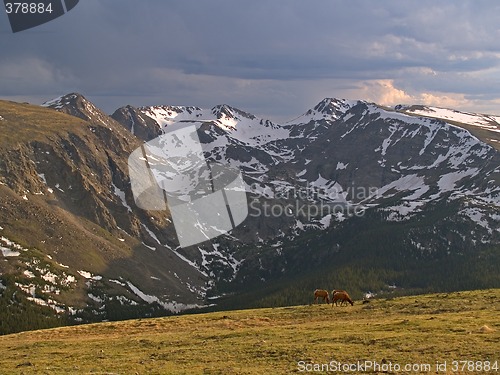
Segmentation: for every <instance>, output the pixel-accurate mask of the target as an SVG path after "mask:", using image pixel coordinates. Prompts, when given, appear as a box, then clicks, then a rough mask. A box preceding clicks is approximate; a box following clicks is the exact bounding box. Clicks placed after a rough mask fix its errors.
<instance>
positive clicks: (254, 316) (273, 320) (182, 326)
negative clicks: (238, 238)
mask: <svg viewBox="0 0 500 375" xmlns="http://www.w3.org/2000/svg"><path fill="white" fill-rule="evenodd" d="M499 297H500V289H492V290H485V291H477V292H461V293H451V294H446V295H445V294H439V295H426V296H412V297H403V298H397V299H393V300H374V301H373V302H371V303H369V304H365V305H363V304H361V303H360V302H359V301H358V302H357V303H356V304H355V305H354V306H353V307H351V306H347V307H332V306H331V305H309V306H294V307H285V308H275V309H258V310H243V311H229V312H217V313H210V314H200V315H184V316H177V317H169V318H159V319H142V320H131V321H125V322H112V323H100V324H93V325H82V326H77V327H66V328H57V329H51V330H43V331H35V332H25V333H20V334H14V335H9V336H4V337H0V369H2V373H7V374H9V373H27V374H28V373H39V374H45V373H46V374H65V373H113V374H136V373H137V374H146V373H147V374H288V373H294V372H299V371H298V370H299V368H298V363H299V361H304V363H307V364H322V363H329V362H330V361H332V360H340V361H342V362H343V363H355V362H357V361H377V362H378V363H379V364H381V363H383V362H386V363H389V362H391V363H393V364H396V363H397V364H400V365H404V364H407V363H410V364H414V363H428V364H430V365H432V370H431V371H430V372H428V371H426V372H412V373H435V365H436V362H437V361H439V362H443V361H448V369H450V366H451V361H452V360H473V361H487V360H488V361H491V362H494V361H500V355H499V354H498V352H499V350H498V349H499V346H498V343H499V342H500V321H499V316H500V314H499V312H500V305H499V302H498V301H499ZM484 327H488V329H486V328H484ZM389 373H391V372H390V371H389ZM392 373H398V372H392ZM400 373H401V372H400ZM449 373H451V370H450V371H449Z"/></svg>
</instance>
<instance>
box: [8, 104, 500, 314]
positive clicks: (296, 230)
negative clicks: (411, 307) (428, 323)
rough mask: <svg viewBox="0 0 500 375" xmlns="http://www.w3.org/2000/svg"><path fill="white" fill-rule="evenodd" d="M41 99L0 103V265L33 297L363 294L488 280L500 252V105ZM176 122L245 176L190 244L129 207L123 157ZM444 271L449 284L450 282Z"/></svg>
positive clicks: (118, 303) (175, 299) (199, 299)
mask: <svg viewBox="0 0 500 375" xmlns="http://www.w3.org/2000/svg"><path fill="white" fill-rule="evenodd" d="M45 107H48V108H40V107H36V106H29V105H21V104H16V103H9V102H1V103H0V116H2V117H1V118H2V119H3V120H2V121H0V126H1V127H2V131H3V133H4V134H8V137H6V138H4V140H3V141H2V144H1V147H0V154H1V155H0V190H1V195H0V199H1V203H0V204H1V206H2V211H1V213H0V226H1V228H2V229H1V230H0V234H1V235H2V239H5V240H4V242H3V244H2V246H3V247H2V249H5V250H4V251H5V254H7V255H11V256H6V257H5V259H6V261H4V262H3V263H4V264H3V265H2V266H1V267H2V268H1V269H0V272H2V274H4V275H5V274H11V273H16V272H17V274H18V275H19V273H20V272H21V274H22V275H23V276H20V278H18V279H17V281H15V282H14V284H13V286H12V287H13V288H15V287H16V286H17V287H18V288H21V289H22V290H24V291H25V293H27V294H28V296H29V297H30V298H32V299H34V300H35V301H37V302H39V303H40V304H43V303H42V302H41V301H38V300H36V299H41V300H43V301H45V302H44V303H45V304H49V305H50V303H49V300H53V301H57V303H56V302H54V303H52V305H53V306H59V307H60V308H61V309H65V310H66V311H72V312H73V311H77V313H76V314H77V315H78V313H80V315H81V316H82V319H85V317H87V318H88V315H85V314H90V315H100V316H102V317H104V318H114V317H119V315H120V314H121V313H119V312H118V313H117V312H116V311H121V312H123V311H128V310H130V309H132V310H133V311H134V313H137V314H145V313H149V314H155V313H162V312H161V311H162V310H165V309H166V310H169V311H173V312H177V311H180V310H183V309H186V308H190V307H196V306H198V307H199V306H202V305H205V306H206V305H209V304H212V303H213V302H215V303H216V304H217V305H220V306H222V304H223V303H229V304H230V305H229V306H231V303H232V304H234V303H237V302H235V301H236V299H235V298H236V297H234V296H238V295H244V294H245V293H249V291H252V290H259V291H261V292H262V293H261V294H267V295H269V294H270V293H271V294H272V293H273V292H272V290H277V291H278V292H279V293H278V292H277V294H280V293H281V294H283V293H282V292H283V290H285V289H286V288H287V287H289V286H290V285H293V286H294V288H292V289H293V292H290V294H293V295H295V297H291V298H292V300H287V302H294V301H296V300H294V299H293V298H297V299H300V298H302V299H303V298H307V297H305V296H306V295H307V293H308V291H309V288H310V285H311V286H312V285H315V283H318V282H334V283H336V284H337V283H341V284H342V285H344V286H346V287H348V286H350V287H351V289H355V290H356V291H357V293H360V292H362V291H364V292H366V291H368V290H373V289H376V288H379V289H380V288H383V287H384V286H386V287H387V286H388V285H391V286H394V284H397V285H396V286H398V287H404V288H439V283H441V285H442V287H443V288H448V289H456V288H459V287H462V288H463V287H465V288H467V287H486V286H495V285H491V284H495V283H498V282H499V280H498V277H496V278H495V276H492V275H494V274H495V273H496V274H498V272H497V271H498V270H497V268H498V263H496V265H495V263H494V264H493V266H492V267H491V268H488V269H485V268H484V264H488V262H489V261H493V262H495V261H496V260H498V255H499V248H500V247H499V244H500V209H499V206H500V152H499V151H498V148H499V147H498V145H499V144H500V143H499V141H500V138H499V134H500V133H499V131H498V129H499V125H498V122H497V117H494V116H485V115H475V114H463V113H460V112H457V111H451V110H448V112H446V111H445V110H439V111H438V110H437V109H432V108H428V107H415V106H413V107H412V106H397V107H396V108H395V109H391V108H383V107H380V106H377V105H375V104H372V103H367V102H363V101H348V100H338V99H325V100H323V101H322V102H320V103H318V105H316V106H315V107H314V108H312V109H310V110H308V111H306V112H305V113H304V114H303V115H301V116H299V117H298V118H296V119H294V120H291V121H289V122H287V123H284V124H277V123H274V122H272V121H269V120H265V119H260V118H257V117H256V116H254V115H251V114H249V113H246V112H244V111H241V110H238V109H236V108H232V107H230V106H227V105H219V106H216V107H214V108H212V109H201V108H197V107H180V106H154V107H140V108H134V107H131V106H126V107H123V108H120V109H118V110H117V111H115V113H114V114H113V115H112V116H111V117H109V116H107V115H106V114H104V113H102V112H101V111H100V110H99V109H98V108H96V107H95V106H94V105H93V104H92V103H90V102H89V101H87V100H86V99H85V98H83V97H82V96H81V95H78V94H69V95H66V96H63V97H61V98H57V99H55V100H52V101H50V102H47V103H46V104H45ZM54 109H55V110H56V111H57V112H56V111H54ZM58 112H63V113H58ZM452 114H453V116H451V115H452ZM68 115H69V116H68ZM179 122H185V123H189V124H195V126H196V127H197V134H198V136H199V139H200V141H201V147H202V150H203V153H204V156H205V158H206V159H207V160H208V161H209V162H217V163H220V164H223V165H229V166H231V167H233V168H237V169H239V170H240V171H241V172H242V176H243V179H244V183H245V187H246V188H245V190H246V194H247V199H248V216H247V218H246V219H245V221H244V222H243V223H242V224H241V225H239V226H237V227H236V228H235V229H234V230H232V231H231V232H229V233H227V234H223V235H221V236H220V237H217V238H214V239H212V240H210V241H206V242H203V243H200V244H198V245H194V246H190V247H187V248H180V247H179V242H178V240H177V237H176V234H175V230H174V227H173V224H172V221H171V216H170V213H169V211H168V210H165V211H144V210H141V209H140V208H138V207H137V206H136V204H135V202H134V198H133V194H132V191H131V188H130V180H129V175H128V169H127V164H126V163H127V158H128V156H129V155H130V153H131V152H132V151H133V150H134V149H136V148H137V147H139V146H140V145H141V144H142V143H143V142H144V141H150V140H152V139H155V138H156V137H158V136H159V135H161V134H163V133H164V132H165V129H167V128H168V127H169V125H172V124H174V123H179ZM478 124H479V125H480V126H479V125H478ZM495 147H496V148H495ZM15 246H21V247H22V248H23V249H26V251H22V250H19V251H18V250H16V248H15ZM13 253H14V254H17V253H19V254H18V255H16V256H12V254H13ZM35 254H37V256H38V258H37V259H40V262H42V263H43V264H44V266H43V267H42V266H41V265H36V264H38V263H33V261H32V259H34V256H35ZM49 257H50V258H49ZM479 260H480V261H479ZM476 261H477V262H476ZM443 262H444V263H443ZM42 263H40V264H42ZM30 264H31V266H30ZM33 264H35V265H33ZM443 264H446V265H448V268H449V269H448V268H446V267H443ZM466 264H468V265H469V266H468V267H469V268H467V270H466V268H464V267H465V265H466ZM66 267H68V268H66ZM423 267H425V268H426V272H427V274H425V275H422V269H423ZM16 268H17V270H18V271H14V270H15V269H16ZM445 268H446V270H447V271H446V272H444V271H443V270H444V269H445ZM353 269H354V270H357V271H356V272H358V273H356V272H355V273H353V274H349V273H348V272H346V270H353ZM41 270H45V271H41ZM360 270H361V271H360ZM363 270H366V271H367V272H363ZM368 270H370V272H371V271H373V272H372V273H370V272H368ZM479 270H482V271H481V272H480V271H479ZM56 271H57V272H59V273H57V272H56ZM47 272H49V273H50V275H52V274H54V275H59V276H57V277H58V280H60V281H58V282H56V283H55V284H54V283H51V282H50V280H54V278H55V279H57V277H56V276H54V277H51V276H47ZM443 272H444V273H443ZM462 272H464V273H468V274H469V276H464V277H463V278H462V276H461V275H462ZM341 273H343V275H344V276H343V277H341V276H340V274H341ZM450 273H451V274H453V273H455V274H456V275H457V277H458V275H460V277H459V278H460V280H458V279H453V280H451V279H450V278H448V279H446V280H448V281H447V282H446V283H445V284H443V283H442V280H443V278H445V277H447V276H446V275H449V274H450ZM478 273H481V274H482V276H481V277H479V278H478V277H476V276H477V275H478ZM332 274H334V275H336V276H335V278H334V279H331V278H332V277H334V276H331V275H332ZM369 274H370V275H372V274H373V275H375V276H373V277H371V276H370V277H371V278H370V279H368V278H367V277H368V276H367V275H369ZM31 275H33V277H31ZM73 278H74V280H73ZM68 279H69V280H71V281H67V280H68ZM360 279H362V280H364V281H359V280H360ZM47 280H49V281H47ZM63 280H66V281H65V282H66V284H67V285H62V284H63ZM35 281H36V282H35ZM280 283H284V284H280ZM294 283H295V284H294ZM309 284H310V285H309ZM477 284H479V285H477ZM483 284H484V285H483ZM3 285H4V286H5V283H4V284H3ZM47 285H48V286H47ZM51 285H52V286H51ZM276 285H286V286H285V287H278V286H276ZM496 286H498V285H496ZM51 288H52V289H54V290H52V291H50V290H51ZM273 288H274V289H273ZM44 290H45V291H44ZM270 291H271V292H270ZM250 293H251V292H250ZM227 294H228V295H232V296H233V297H234V298H233V297H230V298H228V297H225V298H219V299H216V297H220V295H227ZM75 296H78V297H75ZM260 297H261V295H249V296H248V298H247V301H246V302H245V303H249V302H255V303H257V302H256V301H259V300H260ZM249 299H251V300H252V301H248V300H249ZM228 301H229V302H228ZM231 301H232V302H231ZM89 303H90V304H91V306H92V308H91V309H84V307H85V306H86V304H89ZM245 303H243V305H244V304H245ZM262 303H263V304H265V303H266V302H262ZM277 303H279V302H277ZM111 306H112V308H111Z"/></svg>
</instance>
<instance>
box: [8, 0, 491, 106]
mask: <svg viewBox="0 0 500 375" xmlns="http://www.w3.org/2000/svg"><path fill="white" fill-rule="evenodd" d="M499 11H500V4H498V3H497V2H495V1H487V2H486V1H482V2H478V1H474V2H472V1H470V2H455V1H451V0H449V1H442V2H438V3H436V2H434V1H419V2H418V3H416V2H401V1H387V2H371V1H349V2H347V1H326V0H325V1H307V2H305V1H299V0H287V1H284V0H283V1H278V0H276V1H255V2H247V1H234V0H233V1H229V0H226V1H222V0H213V1H204V2H194V1H161V0H145V1H141V2H138V1H133V0H84V1H81V2H80V3H79V5H78V6H77V7H76V8H75V9H74V10H72V11H71V12H70V13H68V14H67V15H65V16H64V17H60V18H59V19H57V20H55V21H53V22H50V23H48V24H45V25H43V26H40V27H39V28H36V29H32V30H29V31H26V32H22V33H18V34H11V33H9V31H10V29H9V27H8V25H7V19H6V17H4V18H3V19H2V20H0V22H2V23H1V24H0V33H1V41H0V50H1V54H0V96H1V97H32V98H34V100H38V101H39V102H41V101H43V100H45V99H49V98H50V97H52V96H54V95H60V94H64V93H66V92H69V91H79V92H82V93H83V94H84V95H86V96H88V97H89V98H91V99H92V100H94V101H95V102H96V104H98V105H100V106H101V107H103V108H104V109H105V110H107V111H108V112H110V111H112V110H114V109H115V108H116V107H118V106H121V105H125V104H133V105H142V104H160V103H164V104H194V105H200V106H205V107H206V106H213V105H215V104H219V103H223V102H227V103H229V104H232V105H235V106H240V107H242V108H243V109H246V110H250V111H255V112H256V113H257V114H275V115H277V116H281V115H290V116H293V115H295V114H298V113H300V112H302V111H303V110H305V109H306V108H307V107H309V106H311V105H314V104H315V102H317V101H319V100H321V99H322V98H323V97H324V96H347V95H350V96H353V95H354V96H356V95H358V94H359V95H362V94H363V91H362V90H361V89H360V90H361V91H358V92H357V91H356V88H362V87H364V86H363V83H364V82H367V81H376V80H390V81H391V82H393V83H394V86H395V87H397V88H400V89H402V90H404V91H405V92H407V93H408V95H413V96H415V97H416V98H418V95H419V93H422V92H426V91H432V92H439V91H442V92H449V93H452V94H456V95H463V96H464V97H465V96H467V95H469V96H471V97H472V96H474V97H477V98H478V97H481V95H484V96H483V97H487V98H491V99H490V100H495V99H497V98H499V96H500V89H499V88H498V87H499V85H498V79H497V78H495V77H496V73H498V70H499V60H500V47H499V44H498V40H500V31H499V27H498V22H497V18H498V17H497V15H498V14H500V12H499ZM478 82H479V83H478ZM480 83H484V85H483V86H481V84H480ZM370 87H371V86H370ZM381 87H386V88H387V87H391V86H390V85H389V86H387V85H382V86H381ZM482 87H483V88H482ZM481 90H485V91H481ZM373 95H374V96H375V99H376V94H373ZM361 99H365V98H361ZM499 112H500V111H499Z"/></svg>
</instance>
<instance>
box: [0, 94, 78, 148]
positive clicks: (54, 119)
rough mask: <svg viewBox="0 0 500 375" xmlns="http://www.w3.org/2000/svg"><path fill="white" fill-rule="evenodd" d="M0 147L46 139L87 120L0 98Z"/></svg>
mask: <svg viewBox="0 0 500 375" xmlns="http://www.w3.org/2000/svg"><path fill="white" fill-rule="evenodd" d="M0 116H1V117H2V120H0V132H1V134H2V137H0V147H1V146H12V145H15V144H17V143H20V142H21V143H26V142H28V141H31V140H41V139H45V138H46V137H47V135H50V134H56V133H59V132H61V131H67V130H69V129H72V128H73V129H74V128H75V127H77V126H82V125H85V124H86V123H85V121H83V120H81V119H79V118H77V117H74V116H70V115H66V114H64V113H60V112H57V111H55V110H53V109H50V108H44V107H41V106H37V105H32V104H21V103H15V102H10V101H5V100H0Z"/></svg>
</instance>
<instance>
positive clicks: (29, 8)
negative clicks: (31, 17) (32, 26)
mask: <svg viewBox="0 0 500 375" xmlns="http://www.w3.org/2000/svg"><path fill="white" fill-rule="evenodd" d="M5 11H6V12H7V14H11V13H14V14H19V13H21V14H42V13H52V12H53V11H52V3H48V4H44V3H5Z"/></svg>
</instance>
